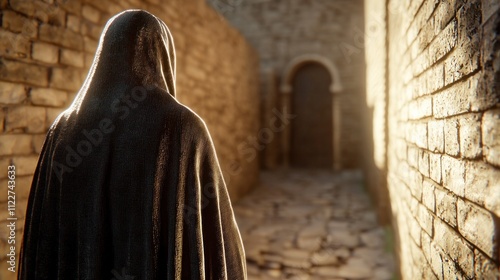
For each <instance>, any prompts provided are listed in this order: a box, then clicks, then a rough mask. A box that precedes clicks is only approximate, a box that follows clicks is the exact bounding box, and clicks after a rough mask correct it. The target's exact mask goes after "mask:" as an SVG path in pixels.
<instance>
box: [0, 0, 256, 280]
mask: <svg viewBox="0 0 500 280" xmlns="http://www.w3.org/2000/svg"><path fill="white" fill-rule="evenodd" d="M0 7H1V14H0V24H1V26H0V106H1V110H0V186H1V187H0V191H1V192H2V194H1V195H0V253H1V255H0V279H14V276H13V273H9V272H7V264H6V261H5V257H6V256H5V254H6V252H7V247H6V239H7V236H8V232H7V228H6V215H7V210H6V209H7V204H6V199H7V196H6V194H7V189H6V186H7V182H6V175H7V166H8V165H9V163H10V162H13V163H14V164H15V165H16V168H17V179H16V185H17V187H16V193H17V197H16V199H17V210H16V211H17V212H16V216H17V217H18V218H19V220H18V222H17V241H18V243H17V244H18V246H17V249H19V245H20V244H19V242H20V240H21V239H20V238H21V232H22V225H23V224H24V220H23V217H24V211H25V207H26V199H27V195H28V192H29V188H30V184H31V180H32V173H33V171H34V169H35V166H36V163H37V159H38V153H39V152H40V148H41V145H42V142H43V140H44V137H45V133H46V131H47V129H48V127H49V126H50V124H51V123H52V121H53V120H54V119H55V117H56V116H57V115H58V114H59V113H60V112H61V111H62V110H63V109H64V108H66V107H67V106H68V105H69V104H70V103H71V101H72V99H73V97H74V96H75V93H76V92H77V91H78V89H79V87H80V86H81V84H82V82H83V79H84V78H85V76H86V74H87V70H88V68H89V65H90V64H91V62H92V59H93V56H94V51H95V49H96V47H97V43H98V40H99V36H100V33H101V31H102V28H103V26H104V24H105V23H106V21H107V20H108V19H109V18H110V17H111V16H112V15H114V14H116V13H118V12H120V11H122V10H125V9H129V8H142V9H146V10H148V11H150V12H152V13H153V14H155V15H157V16H159V17H160V18H162V19H163V20H164V21H165V23H167V25H168V26H169V28H170V30H171V31H172V33H173V37H174V41H175V45H176V50H177V63H178V64H177V69H178V72H177V73H178V74H177V77H178V80H177V86H178V98H179V100H180V101H181V102H183V103H184V104H186V105H188V106H190V107H191V108H192V109H193V110H194V111H196V112H197V113H198V114H199V115H200V116H201V117H202V118H203V119H204V120H205V121H206V123H207V125H208V127H209V129H210V131H211V134H212V137H213V140H214V143H215V146H216V149H217V152H218V155H219V158H220V162H221V165H222V169H223V171H224V173H225V178H226V180H227V182H228V187H229V191H230V195H231V196H232V198H233V199H237V198H239V197H240V196H241V195H242V194H244V193H245V192H246V191H248V190H249V189H250V188H251V187H252V185H253V184H254V183H255V180H256V178H257V172H258V162H257V161H256V160H253V161H248V160H246V159H245V158H244V157H243V155H241V154H239V153H238V150H237V146H238V144H239V143H241V142H243V141H245V139H246V138H247V137H248V136H251V135H255V134H256V133H257V129H258V125H259V116H258V106H259V95H258V91H257V86H258V70H257V69H258V58H257V55H256V54H255V52H254V51H253V49H252V48H251V47H249V46H248V44H247V43H246V41H245V40H244V39H243V37H242V36H241V35H239V33H238V32H237V31H236V30H234V29H233V28H231V27H229V25H227V24H226V23H225V22H224V21H222V20H220V17H219V15H218V14H217V13H216V12H215V11H213V10H212V9H211V8H209V7H207V5H206V4H205V3H204V1H195V0H192V1H188V2H186V1H181V0H175V1H174V0H172V1H160V0H150V1H139V0H130V1H102V0H66V1H64V0H56V1H54V0H47V1H39V0H36V1H34V0H10V1H7V0H0Z"/></svg>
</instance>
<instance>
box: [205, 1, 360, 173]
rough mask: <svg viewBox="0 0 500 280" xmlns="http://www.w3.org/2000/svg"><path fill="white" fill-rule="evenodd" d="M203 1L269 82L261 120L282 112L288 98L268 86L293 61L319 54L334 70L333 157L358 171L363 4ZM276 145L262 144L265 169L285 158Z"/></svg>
mask: <svg viewBox="0 0 500 280" xmlns="http://www.w3.org/2000/svg"><path fill="white" fill-rule="evenodd" d="M206 1H207V2H209V3H210V4H211V5H213V6H214V7H215V8H216V9H218V10H219V12H220V13H221V14H223V15H224V17H225V18H227V19H228V21H229V22H230V23H231V24H232V25H234V26H235V27H236V28H238V29H239V30H240V31H241V33H242V34H243V35H244V36H245V37H246V38H247V39H248V41H249V42H250V44H251V45H252V46H253V47H255V49H256V50H257V51H258V53H259V56H260V64H261V73H262V74H263V77H264V79H263V81H268V82H264V83H262V85H261V94H262V100H263V101H264V104H263V105H262V107H263V108H264V110H266V108H267V110H268V111H264V112H263V113H264V115H269V116H270V118H274V117H275V116H274V115H273V114H272V113H271V110H272V108H281V106H282V105H280V102H284V100H285V99H287V97H285V96H284V93H283V92H279V87H278V88H270V87H269V81H273V78H274V77H277V84H278V85H283V78H284V72H285V71H286V69H287V66H289V64H290V63H291V62H292V61H293V60H294V59H296V58H298V57H301V56H303V55H310V54H314V55H320V56H321V57H324V58H325V59H326V60H328V61H330V62H331V63H332V64H333V65H335V66H336V68H337V69H338V72H339V76H340V77H339V79H340V83H341V84H342V90H341V91H340V92H339V93H337V94H336V96H335V101H334V102H337V106H338V107H337V108H339V112H337V113H334V114H336V115H337V116H340V117H339V118H340V121H338V122H336V121H335V120H334V123H335V125H338V126H340V128H338V129H334V130H335V131H337V132H339V133H338V134H337V135H334V138H335V137H338V138H339V139H340V140H339V142H340V143H338V145H337V144H335V146H336V148H337V150H336V151H334V154H338V155H339V156H336V157H338V158H339V161H340V162H339V166H338V167H339V168H359V167H360V165H361V162H360V153H359V148H358V147H359V146H360V143H361V135H360V133H359V132H360V128H361V125H360V124H361V109H362V107H361V106H360V100H362V98H363V92H364V52H363V49H364V43H363V28H364V23H363V18H364V15H363V1H362V0H335V1H332V0H314V1H303V0H288V1H254V0H251V1H225V0H206ZM338 82H339V81H335V80H334V83H338ZM340 83H339V84H340ZM275 90H276V91H278V92H274V91H275ZM276 95H278V96H277V98H276ZM284 103H286V102H284ZM298 117H300V116H298ZM270 118H266V117H265V116H264V118H263V121H262V127H269V122H270V120H271V119H270ZM334 134H335V133H334ZM281 140H283V139H280V142H279V145H275V144H274V143H270V144H268V145H267V148H268V149H267V150H266V153H265V154H264V158H265V161H264V166H265V167H272V166H275V165H276V162H275V161H277V160H279V159H280V158H283V157H284V156H283V154H279V155H276V153H281V151H280V149H282V147H283V146H284V145H286V144H283V142H281ZM334 141H335V140H334ZM273 161H274V162H273Z"/></svg>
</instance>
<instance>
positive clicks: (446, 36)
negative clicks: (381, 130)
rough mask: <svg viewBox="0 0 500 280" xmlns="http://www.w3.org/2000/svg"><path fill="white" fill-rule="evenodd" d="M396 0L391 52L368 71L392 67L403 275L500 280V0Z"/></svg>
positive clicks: (392, 171) (391, 167) (391, 138)
mask: <svg viewBox="0 0 500 280" xmlns="http://www.w3.org/2000/svg"><path fill="white" fill-rule="evenodd" d="M370 1H372V0H367V1H366V2H370ZM381 2H385V1H381ZM388 2H389V3H388V4H389V6H387V11H388V17H387V25H388V28H387V32H388V33H387V38H386V39H387V43H388V46H387V49H386V51H387V53H388V54H390V55H389V57H388V59H387V60H386V61H381V62H379V64H378V68H377V67H375V68H372V69H370V67H369V68H368V72H370V71H375V70H373V69H377V71H378V69H380V68H386V69H388V71H389V73H388V80H389V84H388V89H387V91H386V92H385V95H386V96H385V98H387V99H388V102H387V108H386V109H387V113H388V115H389V116H390V117H389V118H388V120H387V134H388V146H387V154H386V156H387V182H388V189H389V192H390V198H391V207H392V213H393V225H394V228H395V232H396V235H397V236H398V238H397V241H398V242H397V252H398V254H397V255H398V259H399V264H400V272H401V278H402V279H497V277H498V267H499V242H500V239H499V232H498V230H499V227H498V225H499V221H500V219H499V216H500V211H499V209H500V207H499V205H500V202H499V201H500V195H499V193H500V185H499V184H500V183H499V182H500V169H499V167H500V161H499V158H500V152H499V151H500V133H499V127H500V121H499V120H500V111H499V109H498V108H499V106H500V95H499V92H500V91H499V87H498V85H499V82H500V74H499V73H500V69H499V65H500V64H499V62H500V57H499V54H500V44H499V43H498V42H499V41H498V38H499V36H500V34H499V33H498V32H499V30H500V29H499V27H500V10H499V5H498V4H497V2H498V1H490V0H484V1H481V0H471V1H458V0H444V1H433V0H419V1H399V0H389V1H388ZM368 53H369V52H367V54H368ZM370 75H372V74H371V73H367V76H370ZM380 95H384V94H383V93H381V94H380ZM379 98H383V97H379ZM375 102H376V101H375ZM373 139H374V141H377V138H376V137H373ZM421 178H422V180H423V181H422V180H421ZM422 182H423V183H422Z"/></svg>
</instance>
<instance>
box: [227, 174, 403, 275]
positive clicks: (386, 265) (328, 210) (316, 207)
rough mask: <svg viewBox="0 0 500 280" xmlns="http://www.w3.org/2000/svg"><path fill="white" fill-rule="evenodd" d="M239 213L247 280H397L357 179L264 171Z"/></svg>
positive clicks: (383, 236) (238, 207) (385, 241)
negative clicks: (246, 265) (394, 279)
mask: <svg viewBox="0 0 500 280" xmlns="http://www.w3.org/2000/svg"><path fill="white" fill-rule="evenodd" d="M234 208H235V209H234V210H235V213H236V218H237V221H238V224H239V227H240V230H241V234H242V237H243V242H244V243H245V250H246V254H247V260H248V274H249V280H260V279H263V280H266V279H295V280H316V279H317V280H326V279H328V280H335V279H393V274H394V267H395V266H394V257H393V256H392V254H391V253H389V250H388V247H389V244H390V241H388V240H389V239H388V238H386V234H385V232H384V230H383V228H382V227H380V226H379V225H378V224H377V222H376V217H375V213H374V211H373V209H372V208H371V205H370V199H369V197H368V195H367V193H366V192H365V191H364V189H363V187H362V185H361V176H360V175H359V174H358V173H354V172H344V173H339V174H336V175H334V174H332V173H330V172H328V171H297V170H294V171H290V172H289V173H284V172H278V173H267V172H264V173H263V174H262V175H261V183H260V185H259V187H257V188H256V189H255V191H253V192H252V193H251V194H249V195H248V196H246V197H245V198H243V199H242V200H240V201H239V202H238V203H236V204H235V205H234Z"/></svg>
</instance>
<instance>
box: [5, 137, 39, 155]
mask: <svg viewBox="0 0 500 280" xmlns="http://www.w3.org/2000/svg"><path fill="white" fill-rule="evenodd" d="M32 152H33V149H32V147H31V136H30V135H26V134H3V135H0V155H1V156H9V155H26V154H31V153H32Z"/></svg>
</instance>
